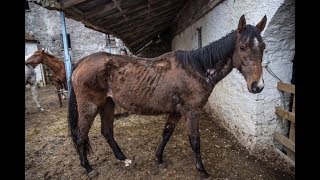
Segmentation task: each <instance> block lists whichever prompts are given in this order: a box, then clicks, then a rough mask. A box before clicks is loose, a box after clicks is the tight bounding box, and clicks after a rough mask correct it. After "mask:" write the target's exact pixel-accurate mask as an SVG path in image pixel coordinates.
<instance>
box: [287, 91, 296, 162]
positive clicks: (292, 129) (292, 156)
mask: <svg viewBox="0 0 320 180" xmlns="http://www.w3.org/2000/svg"><path fill="white" fill-rule="evenodd" d="M295 97H296V96H295V94H293V102H292V112H293V113H294V112H295V104H296V102H295V101H296V98H295ZM295 135H296V126H295V123H292V122H290V129H289V139H290V140H291V141H293V142H295V140H296V138H295ZM288 157H289V158H290V159H292V160H293V161H295V153H294V152H292V151H291V150H289V149H288Z"/></svg>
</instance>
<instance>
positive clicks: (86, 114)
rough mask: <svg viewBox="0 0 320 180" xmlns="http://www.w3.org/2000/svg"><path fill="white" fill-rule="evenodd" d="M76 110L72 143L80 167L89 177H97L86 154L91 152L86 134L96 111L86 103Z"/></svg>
mask: <svg viewBox="0 0 320 180" xmlns="http://www.w3.org/2000/svg"><path fill="white" fill-rule="evenodd" d="M78 110H79V111H78V126H77V130H76V133H75V134H74V135H73V136H74V137H73V141H74V142H75V145H76V149H77V152H78V154H79V158H80V163H81V166H82V167H84V168H85V170H86V172H87V175H88V176H89V177H94V176H97V175H98V172H96V171H95V170H94V169H93V168H92V166H91V165H90V163H89V161H88V158H87V154H89V153H90V150H91V147H90V141H89V137H88V134H89V130H90V128H91V126H92V124H93V121H94V118H95V116H96V115H97V113H98V111H97V107H96V106H95V105H94V104H93V103H88V102H87V103H85V104H82V105H81V104H78Z"/></svg>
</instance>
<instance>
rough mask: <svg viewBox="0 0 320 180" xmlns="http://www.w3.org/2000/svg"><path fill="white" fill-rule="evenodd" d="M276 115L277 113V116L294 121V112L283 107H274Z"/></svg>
mask: <svg viewBox="0 0 320 180" xmlns="http://www.w3.org/2000/svg"><path fill="white" fill-rule="evenodd" d="M276 115H278V116H280V117H282V118H284V119H286V120H289V121H291V122H293V123H296V121H295V119H296V118H295V117H296V116H295V114H294V113H292V112H289V111H287V110H285V109H283V108H280V107H276Z"/></svg>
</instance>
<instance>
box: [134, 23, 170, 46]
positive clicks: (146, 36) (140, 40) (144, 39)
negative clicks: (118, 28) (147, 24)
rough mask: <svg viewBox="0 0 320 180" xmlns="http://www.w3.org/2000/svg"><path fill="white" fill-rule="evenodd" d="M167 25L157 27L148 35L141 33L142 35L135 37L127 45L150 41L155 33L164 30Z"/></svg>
mask: <svg viewBox="0 0 320 180" xmlns="http://www.w3.org/2000/svg"><path fill="white" fill-rule="evenodd" d="M167 28H168V27H166V26H164V27H162V28H159V29H158V30H157V31H154V33H152V34H150V35H143V36H142V37H140V38H138V39H136V40H135V41H134V42H132V43H130V44H129V46H133V45H136V44H138V43H141V42H143V41H148V40H149V41H150V40H151V39H152V38H154V37H155V36H156V35H157V34H159V33H161V32H162V31H164V30H166V29H167Z"/></svg>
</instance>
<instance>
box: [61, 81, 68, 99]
mask: <svg viewBox="0 0 320 180" xmlns="http://www.w3.org/2000/svg"><path fill="white" fill-rule="evenodd" d="M64 89H65V88H64V85H63V83H61V84H60V93H61V94H62V99H67V98H66V96H65V94H64Z"/></svg>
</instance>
